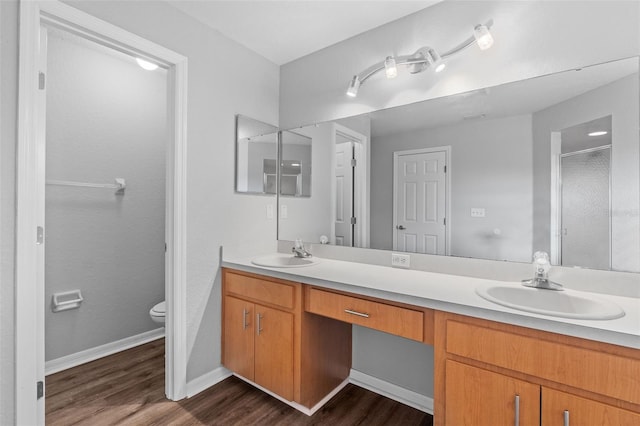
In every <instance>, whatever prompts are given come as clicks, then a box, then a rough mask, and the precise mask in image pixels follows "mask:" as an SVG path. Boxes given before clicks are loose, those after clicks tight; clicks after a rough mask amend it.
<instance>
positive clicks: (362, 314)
mask: <svg viewBox="0 0 640 426" xmlns="http://www.w3.org/2000/svg"><path fill="white" fill-rule="evenodd" d="M344 311H345V312H346V313H348V314H351V315H357V316H359V317H363V318H369V314H364V313H362V312H358V311H352V310H351V309H345V310H344Z"/></svg>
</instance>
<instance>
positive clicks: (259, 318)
mask: <svg viewBox="0 0 640 426" xmlns="http://www.w3.org/2000/svg"><path fill="white" fill-rule="evenodd" d="M256 318H257V320H258V321H257V323H258V327H257V333H258V336H259V335H260V332H261V331H262V321H261V320H262V314H257V315H256Z"/></svg>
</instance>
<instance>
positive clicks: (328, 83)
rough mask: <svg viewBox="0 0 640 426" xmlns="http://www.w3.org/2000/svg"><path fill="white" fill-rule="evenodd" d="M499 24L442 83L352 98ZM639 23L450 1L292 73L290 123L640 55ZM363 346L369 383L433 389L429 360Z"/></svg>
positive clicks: (393, 83) (286, 72)
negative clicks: (412, 57) (407, 63)
mask: <svg viewBox="0 0 640 426" xmlns="http://www.w3.org/2000/svg"><path fill="white" fill-rule="evenodd" d="M491 18H492V19H493V20H494V26H493V28H492V29H491V31H492V33H493V35H494V38H495V44H494V46H493V47H492V48H491V49H490V50H488V51H485V52H481V51H479V50H478V49H476V48H470V49H468V50H466V51H464V52H463V53H461V54H460V55H458V56H457V57H455V58H453V59H452V60H451V61H450V62H449V64H448V67H447V71H446V73H445V74H444V75H443V76H442V77H439V78H438V79H437V80H436V79H435V78H434V77H433V76H432V74H431V73H423V74H418V75H408V74H405V73H402V74H401V75H399V76H398V78H396V79H394V80H387V79H385V78H384V76H383V75H377V76H375V77H373V78H372V79H371V80H369V81H367V82H366V83H365V84H363V85H362V86H361V87H360V93H359V95H358V97H357V98H355V99H349V98H348V97H347V96H346V95H345V91H346V88H347V85H348V83H349V81H350V79H351V77H352V76H353V75H354V74H356V73H358V72H360V71H362V70H364V69H365V68H367V67H369V66H370V65H372V64H374V63H376V62H379V61H381V60H382V59H384V57H385V56H387V55H403V54H408V53H412V52H414V51H415V50H417V49H418V48H419V47H422V46H424V45H430V46H433V47H435V48H437V49H441V50H447V49H450V48H452V47H454V46H455V45H457V44H458V43H460V42H461V41H462V40H464V39H465V38H467V37H468V36H469V35H470V34H471V31H472V28H473V26H474V25H475V24H477V23H479V22H486V21H487V20H488V19H491ZM639 23H640V3H638V2H629V1H571V2H565V1H518V2H515V1H444V2H441V3H438V4H436V5H434V6H432V7H430V8H427V9H425V10H423V11H420V12H418V13H415V14H413V15H410V16H408V17H406V18H403V19H399V20H397V21H394V22H391V23H389V24H387V25H384V26H381V27H379V28H375V29H373V30H371V31H368V32H366V33H363V34H361V35H358V36H355V37H353V38H351V39H349V40H346V41H344V42H341V43H338V44H336V45H333V46H330V47H328V48H326V49H323V50H321V51H318V52H315V53H313V54H311V55H307V56H305V57H303V58H301V59H298V60H296V61H293V62H291V63H288V64H285V65H284V66H282V68H281V80H280V124H281V126H282V127H284V128H287V127H296V126H299V125H302V124H311V123H315V122H320V121H326V120H332V119H336V118H342V117H347V116H351V115H356V114H360V113H364V112H370V111H373V110H377V109H381V108H386V107H391V106H397V105H403V104H407V103H410V102H417V101H422V100H425V99H431V98H434V97H439V96H446V95H449V94H453V93H461V92H466V91H470V90H474V89H478V88H482V87H488V86H495V85H499V84H503V83H507V82H510V81H517V80H522V79H525V78H529V77H533V76H539V75H544V74H548V73H552V72H557V71H563V70H567V69H571V68H576V67H582V66H584V65H588V64H594V63H600V62H604V61H608V60H614V59H620V58H625V57H629V56H633V55H638V54H639V53H640V24H639ZM336 64H338V65H336ZM310 82H311V83H310ZM637 166H638V163H637V162H636V167H637ZM329 249H330V248H329ZM356 250H357V249H356ZM470 262H472V261H470ZM354 342H355V346H354V358H353V364H354V367H355V368H358V369H361V371H362V372H364V373H366V374H370V375H372V376H376V377H383V376H384V377H385V378H386V379H387V380H389V381H391V382H393V383H395V384H397V385H400V386H405V387H407V388H410V387H411V383H410V382H409V381H407V380H406V379H403V378H406V377H407V376H408V375H409V374H411V372H413V374H414V375H415V376H416V377H413V378H412V380H420V381H423V382H429V381H432V380H433V371H432V370H431V369H429V368H428V365H427V364H428V360H427V359H426V358H425V362H424V363H422V362H416V361H414V362H395V363H390V362H389V361H388V359H387V358H386V354H384V353H382V352H379V351H378V349H377V348H379V347H380V345H385V344H390V342H389V341H388V338H386V337H385V335H384V334H382V333H374V332H366V333H365V332H364V331H363V330H362V329H360V328H358V327H355V328H354ZM395 349H396V353H397V356H398V359H404V358H407V359H409V358H412V359H420V358H419V357H411V356H409V354H415V352H414V351H415V348H413V347H412V346H409V345H401V344H396V347H395ZM425 392H426V391H425ZM426 395H427V396H432V395H431V394H429V393H426Z"/></svg>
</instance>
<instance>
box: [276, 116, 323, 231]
mask: <svg viewBox="0 0 640 426" xmlns="http://www.w3.org/2000/svg"><path fill="white" fill-rule="evenodd" d="M293 131H295V132H296V133H299V134H301V135H303V136H307V137H309V138H311V196H310V197H280V208H281V209H282V206H286V209H287V218H286V219H285V218H283V217H280V229H279V234H280V236H281V237H280V238H281V239H284V240H295V239H297V238H301V239H302V240H303V241H305V242H318V241H320V236H321V235H326V236H327V237H328V236H330V235H331V213H330V209H331V164H332V163H331V156H332V152H333V151H332V150H331V149H332V147H333V146H332V144H331V125H330V124H329V123H324V124H321V125H320V126H317V127H316V126H308V127H304V128H302V129H293ZM284 149H285V150H287V149H289V151H291V148H290V147H287V146H285V147H284ZM293 155H294V154H293V152H292V153H291V155H289V156H288V158H293Z"/></svg>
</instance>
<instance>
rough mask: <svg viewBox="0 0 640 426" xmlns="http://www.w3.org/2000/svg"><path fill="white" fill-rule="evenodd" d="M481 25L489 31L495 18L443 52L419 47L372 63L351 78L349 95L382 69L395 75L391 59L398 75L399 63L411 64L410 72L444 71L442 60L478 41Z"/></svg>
mask: <svg viewBox="0 0 640 426" xmlns="http://www.w3.org/2000/svg"><path fill="white" fill-rule="evenodd" d="M479 26H483V27H484V28H486V31H487V33H488V30H489V29H490V28H491V27H492V26H493V19H490V20H489V21H487V23H486V24H484V25H482V24H479V25H476V26H475V27H474V34H472V35H471V36H470V37H469V38H467V39H466V40H464V41H463V42H462V43H460V44H459V45H457V46H455V47H454V48H453V49H450V50H448V51H446V52H444V53H442V54H438V52H437V51H436V50H435V49H433V48H431V47H422V48H420V49H418V50H417V51H416V52H415V53H414V54H413V55H403V56H397V57H393V56H387V58H386V59H385V60H383V61H380V62H378V63H376V64H374V65H371V66H370V67H369V68H367V69H365V70H364V71H362V72H360V73H359V74H356V75H354V76H353V78H352V80H351V83H350V84H349V88H348V90H347V95H349V96H351V97H355V96H356V95H357V93H358V89H359V88H360V85H362V84H363V83H364V82H365V81H367V80H368V79H369V78H371V77H372V76H373V75H375V74H377V73H378V72H380V71H382V70H385V74H387V77H388V78H393V77H395V75H394V73H393V71H391V72H390V71H389V69H390V67H389V66H388V64H389V59H391V60H393V61H394V62H395V67H393V68H395V69H396V75H397V66H398V65H406V66H409V67H410V72H411V73H412V74H417V73H419V72H422V71H424V70H426V69H427V68H429V67H430V66H434V67H435V72H440V71H442V70H443V69H444V65H445V64H444V62H442V60H444V59H447V58H449V57H451V56H453V55H455V54H457V53H459V52H461V51H463V50H465V49H466V48H468V47H469V46H471V45H472V44H477V43H478V41H477V40H476V36H475V32H476V28H478V27H479ZM488 34H489V36H490V35H491V34H490V33H488ZM489 47H490V46H489ZM356 84H357V86H356Z"/></svg>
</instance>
